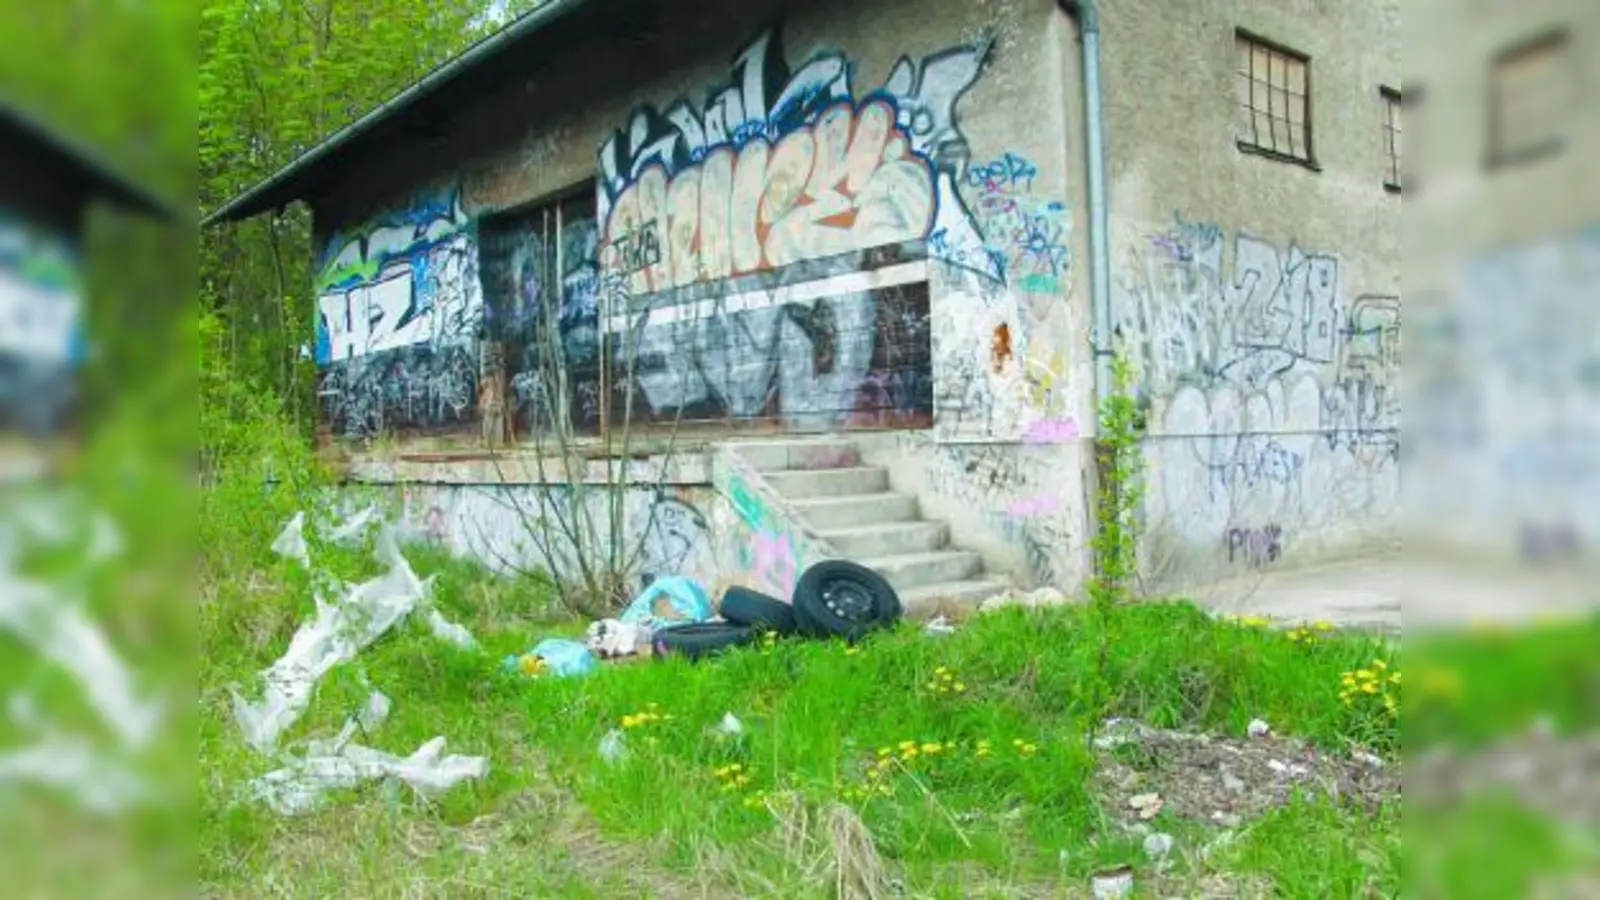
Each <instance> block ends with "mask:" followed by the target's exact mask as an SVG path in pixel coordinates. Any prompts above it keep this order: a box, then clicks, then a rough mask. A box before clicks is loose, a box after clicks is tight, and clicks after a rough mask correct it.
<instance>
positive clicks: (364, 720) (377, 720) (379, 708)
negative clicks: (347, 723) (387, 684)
mask: <svg viewBox="0 0 1600 900" xmlns="http://www.w3.org/2000/svg"><path fill="white" fill-rule="evenodd" d="M393 708H394V702H393V701H392V700H390V699H389V698H388V696H387V695H385V694H384V693H383V692H382V691H373V692H372V695H371V696H370V697H368V698H367V702H366V703H365V704H364V705H363V706H362V707H361V712H359V713H357V714H356V724H358V725H360V726H361V730H362V731H372V730H374V729H376V728H377V727H378V726H379V725H382V724H383V723H384V721H385V720H387V719H388V718H389V711H390V710H391V709H393Z"/></svg>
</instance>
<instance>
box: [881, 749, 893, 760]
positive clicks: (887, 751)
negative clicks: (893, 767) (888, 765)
mask: <svg viewBox="0 0 1600 900" xmlns="http://www.w3.org/2000/svg"><path fill="white" fill-rule="evenodd" d="M893 755H894V751H893V750H891V749H889V748H888V747H879V748H878V758H879V759H882V758H884V757H885V756H893Z"/></svg>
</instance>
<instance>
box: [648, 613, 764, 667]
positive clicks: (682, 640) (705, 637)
mask: <svg viewBox="0 0 1600 900" xmlns="http://www.w3.org/2000/svg"><path fill="white" fill-rule="evenodd" d="M755 639H756V630H755V629H754V628H751V627H750V626H749V625H736V624H734V623H732V622H690V623H688V624H686V625H672V626H669V627H667V628H658V629H656V632H655V634H653V635H651V637H650V649H651V652H652V653H654V655H655V656H656V657H658V658H661V657H667V656H681V657H683V658H685V659H691V660H694V659H704V658H705V657H708V656H715V655H716V654H718V653H721V652H723V651H724V650H729V649H732V648H734V647H742V646H744V645H746V644H751V643H754V642H755Z"/></svg>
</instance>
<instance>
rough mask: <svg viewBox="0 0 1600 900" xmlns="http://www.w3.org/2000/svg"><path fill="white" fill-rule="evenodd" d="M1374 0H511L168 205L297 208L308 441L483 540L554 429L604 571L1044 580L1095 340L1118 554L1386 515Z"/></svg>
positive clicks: (1338, 551)
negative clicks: (571, 460)
mask: <svg viewBox="0 0 1600 900" xmlns="http://www.w3.org/2000/svg"><path fill="white" fill-rule="evenodd" d="M1398 20H1399V4H1398V0H1392V2H1386V3H1337V4H1335V3H1317V4H1311V3H1290V4H1286V3H1283V2H1281V0H1204V2H1186V3H1172V2H1169V0H1105V2H1103V3H1100V4H1095V3H1090V2H1057V0H942V2H939V3H935V4H932V5H930V4H927V3H917V2H911V0H871V2H854V3H845V2H836V0H817V2H809V3H804V4H798V3H797V4H788V5H786V6H785V5H780V4H777V3H774V2H770V0H762V2H755V0H742V2H737V3H735V2H706V3H692V4H683V3H678V4H666V3H661V2H644V0H549V2H546V3H545V4H543V5H542V6H540V7H538V8H537V9H535V10H534V11H533V12H531V13H529V14H527V15H525V16H523V17H521V18H519V19H517V20H516V21H514V22H512V23H510V24H509V25H508V26H507V27H506V28H505V29H503V30H502V31H501V32H500V33H498V34H496V35H495V36H493V37H491V38H489V39H487V40H485V41H483V42H481V43H479V44H477V45H475V46H473V47H471V48H470V49H469V50H467V51H466V52H465V53H463V54H462V55H460V56H459V57H458V58H456V59H455V60H454V61H452V62H451V63H449V64H447V65H445V66H443V67H441V68H440V69H438V70H436V71H435V72H433V73H432V74H430V75H428V76H427V77H425V78H423V79H422V80H421V81H419V82H417V83H416V84H415V85H413V86H411V87H410V88H408V89H406V90H405V91H403V92H402V93H400V94H399V95H397V96H395V97H394V98H393V99H392V100H390V101H389V102H388V103H386V104H384V105H383V106H381V107H380V108H378V109H375V110H374V111H372V112H371V113H369V114H368V115H366V116H365V117H363V118H361V119H359V120H358V121H356V122H354V123H353V124H351V125H349V126H348V127H346V128H344V129H343V130H341V131H338V132H337V133H335V134H333V135H332V136H331V137H329V138H328V139H327V140H326V141H324V142H323V143H321V144H320V145H318V146H316V147H314V148H312V149H311V150H309V151H308V152H307V153H305V154H304V155H302V156H301V157H300V158H299V159H297V160H296V161H294V162H293V163H292V164H290V165H288V166H287V167H285V168H284V169H283V170H281V171H280V172H278V173H277V174H275V175H273V176H272V177H270V178H269V179H267V180H265V181H264V182H262V183H261V184H259V185H258V186H256V187H254V188H252V189H251V190H249V191H248V192H246V193H245V194H243V195H242V196H240V197H238V198H236V199H235V200H233V201H232V202H230V203H229V204H227V205H226V206H224V207H223V208H221V209H219V210H217V211H216V212H215V213H214V214H213V215H212V216H211V219H210V221H213V222H220V221H228V220H238V219H242V218H246V217H250V216H255V215H259V214H263V213H268V212H271V211H273V210H275V209H279V208H282V207H284V206H285V205H287V204H289V203H292V202H296V201H304V202H306V203H308V204H309V205H310V207H311V210H312V212H313V216H314V222H315V228H314V231H315V247H314V248H313V251H312V252H313V253H314V254H315V259H316V260H317V265H316V269H317V272H318V274H317V276H316V284H315V286H314V288H315V292H316V296H317V309H318V317H317V323H316V341H315V347H314V349H313V351H312V352H314V354H315V358H316V361H317V366H318V379H317V382H318V402H319V434H320V440H323V441H325V442H326V443H327V444H329V445H331V446H336V447H339V448H340V449H341V450H342V451H343V453H344V454H345V458H346V459H347V464H348V467H349V472H350V474H351V475H352V477H354V478H356V479H359V480H363V481H367V482H373V483H378V484H392V485H395V486H396V489H397V491H398V492H399V493H400V494H401V496H402V498H403V503H404V518H405V521H406V523H407V526H408V527H409V528H413V529H415V531H416V533H418V534H421V535H426V536H428V537H430V538H432V539H434V540H438V541H441V542H444V543H445V544H447V545H449V546H450V547H451V548H452V549H453V550H454V551H456V552H458V553H461V554H470V555H473V556H476V557H479V558H482V559H484V560H485V561H487V562H490V563H491V564H496V563H497V562H500V563H503V562H507V561H511V560H521V561H523V562H529V563H532V564H537V559H536V558H535V557H537V555H538V554H539V553H541V552H546V553H548V552H554V551H550V550H549V549H548V548H541V547H538V546H535V544H536V543H537V542H530V541H529V539H528V536H527V534H526V533H525V532H526V529H524V528H520V527H519V526H518V524H517V522H516V517H517V513H516V510H517V509H518V508H519V504H518V502H517V499H516V498H518V497H526V496H529V495H530V493H532V492H543V493H542V494H541V495H540V496H548V495H550V494H551V493H560V492H563V491H570V488H571V485H570V484H569V483H568V481H567V479H568V477H569V475H570V472H568V473H567V474H562V475H557V476H551V475H550V473H549V471H548V470H547V469H546V468H545V467H544V466H543V465H542V464H539V465H535V462H537V461H538V460H540V459H543V458H544V456H545V453H544V450H543V448H547V447H549V446H550V442H551V440H552V439H553V438H552V437H551V436H552V435H557V434H563V435H570V436H571V439H572V440H573V441H576V442H578V443H580V444H581V445H582V448H583V450H584V453H585V455H586V456H587V457H589V458H591V465H592V466H593V467H594V473H593V474H594V477H595V478H596V479H597V480H603V479H605V478H607V477H613V475H614V473H615V471H616V469H615V467H614V466H612V465H611V463H609V462H608V461H607V460H608V459H610V458H615V457H617V456H618V455H622V454H619V452H618V448H619V447H621V446H623V445H627V446H628V447H631V448H632V449H631V450H630V452H629V454H627V455H630V456H634V457H638V461H637V463H636V464H635V465H634V468H633V471H634V475H633V476H630V478H631V480H629V481H628V484H630V485H632V486H631V487H629V488H628V490H627V496H626V501H625V506H626V509H627V511H628V514H629V516H628V528H627V529H626V530H627V532H628V535H629V537H628V539H629V540H630V541H636V542H637V543H638V546H639V548H640V552H639V554H638V559H639V563H638V570H639V574H640V576H641V577H643V578H649V577H651V576H652V575H656V574H661V573H665V572H674V573H683V574H689V575H692V576H694V577H696V578H699V579H701V580H702V581H704V582H705V583H707V584H711V585H716V586H724V585H728V584H744V585H748V586H751V587H755V588H757V589H761V590H765V591H767V592H770V593H774V594H777V595H780V596H787V595H788V592H789V590H790V588H791V587H792V585H793V582H794V579H795V577H796V576H797V574H798V572H799V571H800V570H801V569H803V567H804V566H805V565H806V564H807V562H808V561H809V560H812V559H816V558H821V557H827V556H833V555H840V556H846V557H850V558H853V559H857V560H860V561H863V562H865V563H867V564H869V565H872V566H873V567H874V568H877V569H878V570H880V571H882V572H884V573H885V574H886V575H887V576H888V577H889V579H890V581H891V582H892V583H893V584H894V585H895V586H896V587H897V588H898V589H899V590H900V592H901V593H902V596H903V598H904V600H905V602H906V604H907V606H908V608H909V609H910V610H911V611H912V612H913V613H916V612H919V611H921V612H927V611H930V610H932V609H933V608H935V607H936V606H938V605H940V604H945V603H955V604H962V603H971V602H975V601H977V600H979V599H981V598H983V597H985V596H988V595H989V594H992V593H994V592H995V591H997V590H999V589H1000V588H1001V587H1002V586H1004V585H1008V584H1009V585H1014V586H1018V587H1035V586H1041V585H1049V586H1054V587H1057V588H1059V589H1061V590H1063V591H1066V592H1069V593H1070V592H1073V591H1076V590H1078V589H1079V588H1081V586H1082V584H1083V582H1084V580H1085V577H1086V575H1087V573H1088V572H1089V571H1090V567H1091V549H1090V537H1091V534H1092V533H1093V531H1094V522H1095V500H1094V497H1095V490H1094V484H1095V481H1096V470H1095V463H1094V460H1095V453H1094V445H1095V436H1096V423H1097V410H1098V409H1099V408H1100V407H1101V404H1102V402H1103V401H1104V400H1105V399H1106V398H1107V397H1108V396H1109V395H1111V394H1112V392H1113V391H1115V390H1117V386H1115V385H1113V384H1112V369H1113V360H1114V357H1116V356H1120V357H1122V358H1123V359H1126V360H1127V361H1128V363H1130V364H1131V366H1132V370H1133V372H1134V382H1133V383H1132V384H1130V385H1126V386H1125V387H1126V389H1127V390H1129V391H1132V392H1134V393H1136V394H1137V396H1138V398H1139V401H1140V403H1141V406H1142V408H1143V410H1144V413H1145V427H1146V429H1147V432H1146V437H1145V447H1146V453H1145V459H1146V463H1147V465H1146V471H1145V475H1144V482H1145V489H1144V495H1143V496H1144V501H1143V508H1142V510H1141V522H1142V528H1143V535H1144V537H1143V540H1142V543H1141V552H1142V554H1143V557H1144V560H1143V564H1144V566H1145V567H1146V569H1147V574H1148V576H1149V578H1150V579H1151V583H1156V584H1163V585H1173V586H1176V585H1179V584H1182V583H1185V582H1194V581H1202V580H1206V579H1217V578H1222V577H1226V576H1228V575H1229V574H1230V573H1232V572H1234V571H1235V570H1245V569H1250V568H1253V567H1254V568H1260V567H1275V566H1288V565H1304V564H1310V563H1314V562H1317V561H1321V560H1330V559H1337V558H1340V557H1344V556H1349V555H1352V554H1358V553H1362V552H1366V550H1368V549H1370V548H1371V547H1374V546H1378V545H1387V544H1388V543H1389V542H1390V541H1392V539H1393V535H1394V518H1395V512H1396V507H1397V501H1398V496H1399V474H1398V465H1397V457H1398V453H1399V444H1400V440H1399V394H1398V371H1399V358H1398V353H1399V350H1398V348H1399V341H1398V336H1399V324H1400V310H1401V304H1400V299H1399V295H1400V240H1399V227H1400V210H1401V171H1400V170H1401V165H1400V150H1401V141H1400V135H1401V126H1400V118H1399V108H1400V101H1401V94H1400V84H1399V79H1400V75H1401V72H1400V51H1399V32H1398V28H1399V24H1398ZM491 451H492V452H491ZM587 474H590V473H585V475H587ZM541 482H543V483H542V484H541Z"/></svg>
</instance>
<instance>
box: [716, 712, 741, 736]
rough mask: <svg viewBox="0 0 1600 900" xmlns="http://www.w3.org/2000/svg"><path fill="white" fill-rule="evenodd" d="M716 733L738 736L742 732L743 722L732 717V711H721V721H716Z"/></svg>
mask: <svg viewBox="0 0 1600 900" xmlns="http://www.w3.org/2000/svg"><path fill="white" fill-rule="evenodd" d="M717 734H720V735H722V736H723V737H738V736H739V735H741V734H744V723H743V722H740V721H739V720H738V719H737V718H735V717H734V715H733V713H731V712H730V713H723V714H722V721H721V722H718V723H717Z"/></svg>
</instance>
